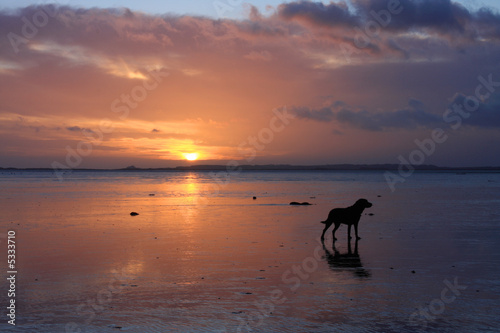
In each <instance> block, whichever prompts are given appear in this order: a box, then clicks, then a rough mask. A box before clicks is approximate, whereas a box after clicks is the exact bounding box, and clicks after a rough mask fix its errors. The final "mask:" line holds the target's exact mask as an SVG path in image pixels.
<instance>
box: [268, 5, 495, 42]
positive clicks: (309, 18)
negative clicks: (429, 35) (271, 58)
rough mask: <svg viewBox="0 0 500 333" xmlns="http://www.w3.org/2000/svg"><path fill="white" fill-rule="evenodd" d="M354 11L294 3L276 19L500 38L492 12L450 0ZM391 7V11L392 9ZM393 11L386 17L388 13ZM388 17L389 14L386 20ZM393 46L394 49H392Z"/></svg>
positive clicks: (284, 7) (340, 6) (356, 6)
mask: <svg viewBox="0 0 500 333" xmlns="http://www.w3.org/2000/svg"><path fill="white" fill-rule="evenodd" d="M352 2H353V4H354V7H355V10H349V8H348V7H347V6H346V5H345V4H343V3H335V2H330V3H329V4H327V5H325V4H323V3H322V2H312V1H297V2H290V3H286V4H282V5H280V6H279V10H278V15H279V16H280V17H281V18H284V19H287V20H299V21H300V20H302V21H306V22H308V23H309V24H311V25H315V26H319V27H337V26H343V27H350V28H356V27H357V28H361V29H362V28H364V27H366V26H367V25H368V23H369V22H371V23H374V22H375V23H379V24H380V25H381V27H382V28H383V29H385V30H386V31H393V32H405V31H412V30H413V31H419V30H425V31H427V32H437V33H441V34H452V35H454V36H456V35H457V34H462V35H463V37H465V36H466V37H467V38H475V37H479V36H481V37H494V38H499V37H500V15H499V14H498V13H496V12H494V11H492V10H491V9H488V8H481V9H479V10H478V11H470V10H468V9H467V8H465V7H463V6H462V5H461V4H459V3H456V2H453V1H450V0H418V1H416V0H390V1H388V0H355V1H352ZM391 6H392V7H391ZM391 8H392V9H393V12H392V13H389V9H391ZM387 14H389V15H388V16H387ZM393 46H394V45H393Z"/></svg>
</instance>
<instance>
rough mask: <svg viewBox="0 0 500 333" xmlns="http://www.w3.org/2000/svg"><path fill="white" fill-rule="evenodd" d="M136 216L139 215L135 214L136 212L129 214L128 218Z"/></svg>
mask: <svg viewBox="0 0 500 333" xmlns="http://www.w3.org/2000/svg"><path fill="white" fill-rule="evenodd" d="M137 215H139V213H136V212H132V213H130V216H137Z"/></svg>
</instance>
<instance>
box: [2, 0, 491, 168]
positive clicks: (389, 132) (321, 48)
mask: <svg viewBox="0 0 500 333" xmlns="http://www.w3.org/2000/svg"><path fill="white" fill-rule="evenodd" d="M499 56H500V11H499V5H498V4H497V3H496V1H461V2H454V1H449V0H399V1H398V0H352V1H349V2H342V1H334V2H327V1H323V2H315V1H288V2H278V1H271V0H270V1H253V2H243V1H237V0H221V1H195V0H189V1H183V2H180V1H175V2H174V1H164V2H161V5H158V4H154V3H153V2H152V1H141V2H136V1H134V2H133V1H128V2H126V1H123V2H119V3H118V2H115V1H99V2H94V1H59V2H54V3H49V2H46V1H0V140H1V142H2V143H1V145H0V167H20V168H24V167H47V168H51V167H52V168H59V169H65V168H122V167H126V166H129V165H135V166H136V167H144V168H147V167H173V166H178V165H188V164H193V163H195V164H228V165H238V164H301V165H314V164H340V163H355V164H376V163H391V164H398V163H402V164H413V165H419V164H435V165H439V166H458V167H459V166H500V131H499V129H500V63H499V60H500V57H499Z"/></svg>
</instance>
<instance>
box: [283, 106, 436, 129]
mask: <svg viewBox="0 0 500 333" xmlns="http://www.w3.org/2000/svg"><path fill="white" fill-rule="evenodd" d="M292 111H293V112H294V114H295V115H296V116H297V117H298V118H300V119H309V120H314V121H319V122H333V121H336V122H338V123H341V124H346V125H349V126H351V127H354V128H359V129H363V130H367V131H384V130H394V129H407V130H408V129H416V128H418V127H431V126H434V125H436V124H438V123H439V122H441V121H442V119H441V117H440V116H437V115H435V114H432V113H429V112H427V111H425V105H424V104H423V103H422V102H421V101H419V100H416V99H410V100H409V102H408V106H407V107H406V108H403V109H399V110H396V111H382V112H370V111H368V110H366V109H356V108H354V107H351V106H349V105H347V104H346V103H344V102H341V101H337V102H335V103H333V104H332V106H330V107H324V108H321V109H318V110H311V109H309V108H307V107H296V108H293V109H292Z"/></svg>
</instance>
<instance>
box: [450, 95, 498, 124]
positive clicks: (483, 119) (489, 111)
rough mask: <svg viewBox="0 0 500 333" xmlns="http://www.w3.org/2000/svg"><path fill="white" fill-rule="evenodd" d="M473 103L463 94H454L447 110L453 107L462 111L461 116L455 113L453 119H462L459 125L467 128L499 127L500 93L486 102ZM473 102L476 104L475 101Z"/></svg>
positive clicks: (491, 96)
mask: <svg viewBox="0 0 500 333" xmlns="http://www.w3.org/2000/svg"><path fill="white" fill-rule="evenodd" d="M473 101H474V100H473V99H470V98H469V97H468V96H465V95H464V94H461V93H457V94H455V96H453V98H452V100H451V103H450V105H449V110H454V109H455V108H454V106H458V107H459V108H460V109H461V110H462V114H458V113H456V112H455V115H454V117H455V118H454V119H457V117H459V118H460V119H462V120H461V124H462V125H464V126H468V127H477V128H498V127H500V93H498V92H497V93H494V94H492V95H490V97H489V98H488V99H487V100H485V101H484V102H479V103H478V104H475V103H473ZM475 101H476V102H477V99H476V100H475ZM450 119H451V118H450Z"/></svg>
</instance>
